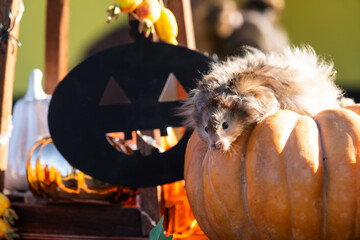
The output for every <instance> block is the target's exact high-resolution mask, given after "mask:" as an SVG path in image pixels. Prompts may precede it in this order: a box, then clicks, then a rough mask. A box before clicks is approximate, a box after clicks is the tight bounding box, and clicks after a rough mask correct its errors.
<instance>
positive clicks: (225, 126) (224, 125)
mask: <svg viewBox="0 0 360 240" xmlns="http://www.w3.org/2000/svg"><path fill="white" fill-rule="evenodd" d="M228 127H229V124H228V123H227V122H223V123H222V128H223V129H224V130H225V129H227V128H228Z"/></svg>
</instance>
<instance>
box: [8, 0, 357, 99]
mask: <svg viewBox="0 0 360 240" xmlns="http://www.w3.org/2000/svg"><path fill="white" fill-rule="evenodd" d="M193 1H196V0H193ZM238 1H239V0H238ZM112 2H113V1H112V0H108V1H99V0H87V1H76V0H72V1H71V4H70V5H71V6H70V11H71V16H70V33H69V70H71V69H72V68H73V67H75V66H76V65H77V64H79V63H80V62H81V61H82V60H83V56H84V55H85V52H86V51H87V50H88V48H89V47H90V46H92V44H94V43H95V42H97V41H98V40H99V39H100V38H102V37H104V36H105V35H106V34H109V33H110V32H112V31H113V30H114V29H115V28H117V27H119V25H120V24H123V23H126V14H123V15H122V16H121V19H120V21H116V22H114V23H112V24H107V23H106V16H107V13H106V9H107V7H108V5H109V4H110V3H112ZM24 4H25V12H24V15H23V18H22V20H21V22H20V23H21V25H20V36H19V40H20V41H21V43H22V47H21V48H19V50H18V58H17V64H16V75H15V85H14V97H15V98H18V97H21V96H23V94H24V93H25V90H26V87H27V81H28V76H29V74H30V72H31V70H32V69H33V68H39V69H41V70H44V47H45V41H44V39H45V13H46V0H36V1H34V0H24ZM281 22H282V25H283V26H284V27H285V29H286V30H287V32H288V34H289V38H290V40H291V42H292V43H293V44H296V45H299V44H302V43H307V44H310V45H311V46H313V47H314V49H315V50H316V52H317V53H319V54H320V55H322V56H323V57H325V58H326V59H328V60H332V61H333V62H334V63H335V68H336V69H337V71H338V82H337V83H338V84H339V85H341V86H343V87H345V88H347V89H352V90H360V67H359V65H360V44H359V43H360V1H359V0H344V1H341V0H318V1H312V0H302V1H289V0H288V1H286V6H285V10H284V12H283V14H282V18H281Z"/></svg>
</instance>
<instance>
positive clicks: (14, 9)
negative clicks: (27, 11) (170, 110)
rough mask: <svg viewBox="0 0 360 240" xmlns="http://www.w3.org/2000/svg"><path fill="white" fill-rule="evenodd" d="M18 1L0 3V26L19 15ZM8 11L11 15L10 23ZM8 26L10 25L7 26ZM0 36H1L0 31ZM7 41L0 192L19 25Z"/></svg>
mask: <svg viewBox="0 0 360 240" xmlns="http://www.w3.org/2000/svg"><path fill="white" fill-rule="evenodd" d="M20 3H21V1H19V0H1V1H0V24H3V25H4V26H13V24H14V18H15V17H16V16H17V15H18V14H19V13H20ZM9 11H10V12H11V13H12V19H11V22H10V19H9ZM9 24H10V25H9ZM0 34H3V32H2V31H0ZM10 35H11V37H10V39H9V41H8V42H7V43H6V42H4V41H3V42H2V43H1V45H0V47H1V50H0V106H1V108H0V140H1V141H0V191H2V190H3V188H4V174H5V170H6V164H7V154H8V143H9V141H8V140H9V139H8V138H9V137H10V134H11V128H10V126H11V112H12V101H13V85H14V77H15V64H16V54H17V42H16V40H15V39H18V36H19V23H17V24H16V25H15V26H14V28H13V29H12V30H11V32H10Z"/></svg>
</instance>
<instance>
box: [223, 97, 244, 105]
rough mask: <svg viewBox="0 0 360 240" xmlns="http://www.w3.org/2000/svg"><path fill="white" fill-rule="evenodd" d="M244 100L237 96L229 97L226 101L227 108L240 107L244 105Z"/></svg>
mask: <svg viewBox="0 0 360 240" xmlns="http://www.w3.org/2000/svg"><path fill="white" fill-rule="evenodd" d="M242 102H243V101H242V98H241V97H240V96H237V95H230V96H227V97H226V99H225V106H227V107H231V106H234V107H240V106H241V105H242Z"/></svg>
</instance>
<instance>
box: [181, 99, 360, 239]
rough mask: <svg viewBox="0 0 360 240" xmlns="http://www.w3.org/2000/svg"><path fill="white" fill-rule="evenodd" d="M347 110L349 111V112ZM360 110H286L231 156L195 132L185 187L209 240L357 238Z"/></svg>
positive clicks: (242, 141) (248, 137)
mask: <svg viewBox="0 0 360 240" xmlns="http://www.w3.org/2000/svg"><path fill="white" fill-rule="evenodd" d="M349 109H350V110H349ZM355 112H357V113H358V114H359V113H360V105H355V106H351V107H348V109H345V108H340V109H333V110H325V111H323V112H321V113H319V114H318V115H317V116H315V117H314V118H311V117H309V116H302V115H299V114H297V113H295V112H292V111H288V110H281V111H279V112H277V113H276V114H275V115H273V116H270V117H268V118H267V119H265V120H264V121H263V122H261V123H260V124H258V125H257V126H256V127H255V128H253V129H252V130H249V131H248V132H247V133H246V134H243V135H242V136H241V137H239V138H238V139H237V140H236V141H235V142H234V143H233V146H232V148H231V149H230V150H229V151H228V152H224V153H222V152H220V151H214V152H211V150H209V149H208V147H207V145H206V144H204V143H203V142H202V141H201V140H200V139H199V137H198V135H197V134H196V132H194V134H193V135H192V137H191V138H190V140H189V143H188V147H187V151H186V155H185V184H186V191H187V195H188V198H189V202H190V205H191V208H192V210H193V213H194V215H195V218H196V219H197V221H198V223H199V225H200V227H201V228H202V230H203V231H204V232H205V234H206V235H207V236H208V237H209V238H210V239H342V240H343V239H360V163H359V160H360V116H359V115H358V114H356V113H355Z"/></svg>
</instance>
